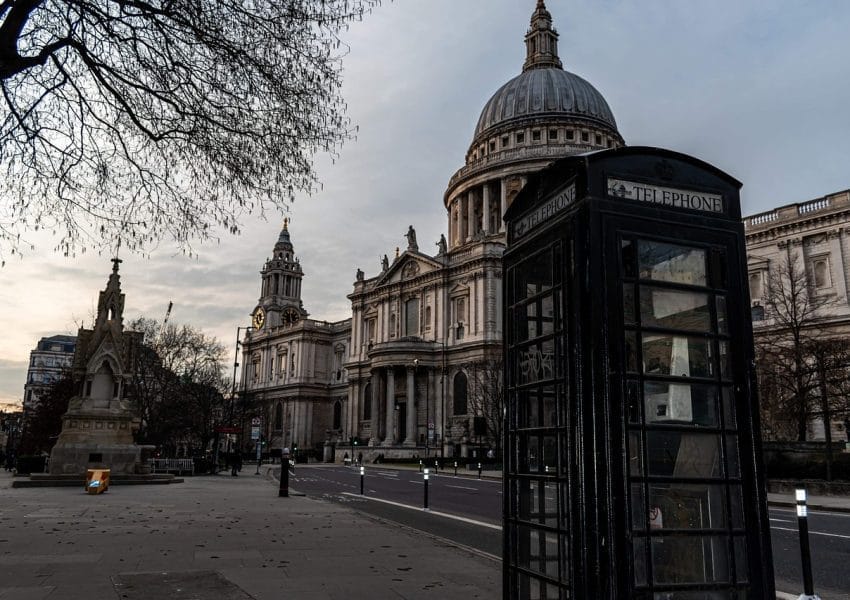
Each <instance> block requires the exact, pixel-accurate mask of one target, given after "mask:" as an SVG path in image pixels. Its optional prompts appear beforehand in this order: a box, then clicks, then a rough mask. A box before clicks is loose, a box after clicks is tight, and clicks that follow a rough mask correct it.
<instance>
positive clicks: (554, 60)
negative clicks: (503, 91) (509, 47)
mask: <svg viewBox="0 0 850 600" xmlns="http://www.w3.org/2000/svg"><path fill="white" fill-rule="evenodd" d="M525 47H526V57H525V63H524V64H523V65H522V70H523V71H528V70H529V69H552V68H555V69H562V68H563V65H562V64H561V59H560V58H558V32H557V31H555V28H554V27H552V14H551V13H550V12H549V11H548V10H546V4H545V3H544V2H543V0H537V7H536V8H535V9H534V14H532V15H531V26H530V27H529V29H528V33H526V34H525Z"/></svg>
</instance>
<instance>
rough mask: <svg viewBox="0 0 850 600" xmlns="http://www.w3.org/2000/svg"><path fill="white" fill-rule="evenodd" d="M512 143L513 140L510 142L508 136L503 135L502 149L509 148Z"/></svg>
mask: <svg viewBox="0 0 850 600" xmlns="http://www.w3.org/2000/svg"><path fill="white" fill-rule="evenodd" d="M510 141H511V140H510V138H509V137H508V136H506V135H503V136H502V148H507V147H508V144H509V143H510Z"/></svg>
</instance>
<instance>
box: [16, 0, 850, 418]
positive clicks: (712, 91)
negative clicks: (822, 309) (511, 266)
mask: <svg viewBox="0 0 850 600" xmlns="http://www.w3.org/2000/svg"><path fill="white" fill-rule="evenodd" d="M535 4H536V0H393V1H392V2H388V1H387V0H385V1H384V4H383V5H382V6H381V7H380V8H378V9H376V10H375V12H374V13H373V14H371V15H369V16H368V17H367V18H366V19H365V20H364V21H363V22H361V23H356V24H354V25H352V27H351V29H350V30H349V31H348V33H347V34H346V35H345V40H346V42H347V43H348V44H349V45H350V53H349V54H348V56H346V58H345V60H344V86H343V94H344V96H345V99H346V101H347V103H348V110H349V116H350V117H351V118H352V120H353V121H354V123H355V124H356V125H357V126H358V127H359V133H358V135H357V138H356V139H355V140H352V141H350V142H348V143H346V145H345V146H344V147H343V148H342V151H341V154H340V156H339V157H338V159H337V160H335V161H331V160H330V159H329V158H328V157H324V156H318V157H317V158H316V162H315V166H316V169H317V172H318V174H319V178H320V180H321V181H322V188H321V190H320V191H318V192H317V193H316V194H314V195H312V196H304V197H301V198H299V199H297V200H296V202H295V203H294V204H293V205H292V206H291V207H290V211H289V213H288V214H285V215H284V214H281V215H268V217H267V219H266V220H263V219H261V218H259V217H256V216H255V217H247V218H246V219H245V220H244V222H243V225H244V227H243V232H242V234H241V235H239V236H236V237H232V236H230V235H229V234H227V233H226V232H224V231H222V232H221V239H220V241H219V242H218V243H209V244H205V245H201V246H198V247H197V248H196V250H197V251H198V256H196V257H192V258H188V257H186V256H184V255H183V254H181V253H179V252H177V251H176V250H174V249H173V248H172V247H171V246H170V244H168V243H163V244H161V245H160V246H159V248H158V249H157V250H155V251H154V252H153V253H152V256H151V258H150V259H147V258H141V257H137V256H132V255H125V256H122V257H121V258H122V259H124V262H123V264H122V265H121V276H122V277H121V281H122V289H123V291H124V293H125V294H126V304H125V310H124V315H125V322H126V321H127V320H130V319H133V318H135V317H137V316H146V317H150V318H156V319H160V320H161V319H162V318H163V317H164V315H165V311H166V309H167V307H168V303H169V302H173V303H174V308H173V310H172V313H171V321H172V322H174V323H177V324H189V325H192V326H194V327H197V328H199V329H201V330H203V331H204V332H206V333H208V334H210V335H214V336H216V337H217V338H218V339H219V340H221V341H222V343H224V344H225V346H226V347H227V348H229V351H230V352H231V353H233V352H235V342H236V339H235V338H236V328H237V327H238V326H244V325H247V324H249V320H250V313H251V312H252V311H253V309H254V307H255V306H256V303H257V299H258V297H259V290H260V276H259V271H260V269H261V268H262V265H263V263H264V261H265V259H266V258H267V257H268V256H270V254H271V250H272V248H273V247H274V243H275V241H276V240H277V236H278V233H279V231H280V228H281V225H282V221H283V217H284V216H288V217H289V218H290V219H291V220H292V221H291V224H290V234H291V238H292V242H293V245H294V247H295V252H296V254H297V255H298V256H299V258H300V261H301V265H302V267H303V269H304V272H305V277H304V282H303V290H302V297H303V301H304V306H305V308H306V309H307V310H308V311H309V312H310V313H311V314H310V317H311V318H314V319H320V320H327V321H336V320H341V319H345V318H347V317H348V316H350V311H349V308H350V305H349V302H348V300H347V299H346V294H348V293H350V292H351V291H352V286H353V282H354V279H355V272H356V270H357V269H358V268H360V269H363V271H365V273H366V276H367V277H370V276H374V275H375V274H377V272H378V271H379V270H380V262H379V257H380V256H382V255H383V254H388V255H389V256H390V257H392V256H393V254H394V252H395V248H396V247H397V246H401V247H402V248H404V247H405V245H406V240H405V238H404V234H405V233H406V232H407V228H408V226H409V225H413V226H414V227H415V228H416V232H417V238H418V241H419V246H420V248H421V249H422V251H424V252H429V251H430V252H432V253H436V250H437V249H436V242H437V240H438V239H439V237H440V234H441V233H445V232H446V226H447V217H446V212H445V208H444V207H443V203H442V202H443V200H442V198H443V192H444V191H445V189H446V185H447V183H448V180H449V178H450V177H451V175H452V174H453V173H454V172H455V171H456V170H457V169H459V168H460V167H461V166H463V159H464V155H465V153H466V150H467V148H468V146H469V143H470V142H471V140H472V133H473V131H474V128H475V124H476V122H477V121H478V116H479V113H480V111H481V109H482V108H483V107H484V105H485V103H486V102H487V100H488V99H489V98H490V96H492V94H493V93H494V92H495V91H496V90H497V89H498V88H499V87H501V86H502V85H503V84H504V83H506V82H507V81H508V80H510V79H511V78H513V77H515V76H516V75H518V74H519V73H520V71H521V67H522V62H523V60H524V58H525V45H524V42H523V37H524V35H525V32H526V30H527V28H528V24H529V19H530V16H531V13H532V11H533V9H534V6H535ZM546 5H547V8H548V9H549V11H550V12H551V13H552V17H553V21H554V25H555V27H556V29H557V30H558V32H559V33H560V44H559V50H560V56H561V60H562V62H563V63H564V68H565V69H566V70H568V71H571V72H573V73H576V74H578V75H580V76H582V77H583V78H585V79H587V80H588V81H589V82H591V83H592V84H593V85H594V86H595V87H596V88H597V89H598V90H599V91H600V92H601V93H602V95H603V96H604V97H605V98H606V100H607V101H608V104H609V106H610V107H611V109H612V111H613V113H614V116H615V118H616V120H617V125H618V128H619V131H620V133H621V134H622V136H623V137H624V138H625V140H626V143H627V144H629V145H648V146H659V147H665V148H670V149H673V150H676V151H679V152H684V153H686V154H691V155H694V156H696V157H698V158H701V159H702V160H705V161H707V162H709V163H712V164H714V165H715V166H717V167H719V168H720V169H722V170H724V171H726V172H728V173H729V174H731V175H732V176H734V177H736V178H737V179H738V180H740V181H742V182H743V183H744V187H743V190H742V203H743V212H744V214H754V213H758V212H762V211H767V210H770V209H772V208H774V207H776V206H781V205H784V204H789V203H793V202H803V201H806V200H810V199H813V198H817V197H821V196H823V195H825V194H830V193H833V192H837V191H841V190H845V189H848V188H850V168H848V167H850V135H847V134H848V132H850V36H848V35H846V32H847V31H848V30H850V2H846V1H845V0H797V1H791V0H769V1H768V0H711V1H707V0H705V1H699V0H691V1H688V2H683V1H681V0H547V2H546ZM0 201H2V200H0ZM41 240H42V242H41V243H39V244H38V245H37V247H36V249H35V250H34V251H31V252H29V253H28V254H25V255H24V256H23V257H22V258H21V259H16V260H9V261H7V262H6V265H5V267H3V268H0V331H2V336H0V404H4V403H5V404H10V405H13V404H19V403H20V401H21V398H22V397H23V391H24V383H25V380H26V368H27V363H28V360H29V353H30V351H31V350H32V349H33V348H34V347H35V345H36V343H37V342H38V340H39V339H40V338H41V337H45V336H50V335H56V334H72V335H73V334H76V332H77V329H78V327H79V326H80V325H82V324H85V325H86V326H90V325H91V322H92V318H93V315H94V312H95V309H96V306H97V295H98V292H99V291H100V290H102V289H103V288H104V287H105V285H106V281H107V278H108V276H109V273H110V270H111V266H112V265H111V263H110V262H109V259H110V258H111V257H110V256H107V255H105V254H104V255H101V256H97V254H96V253H86V254H83V255H81V256H78V257H77V258H73V259H71V258H65V257H63V256H62V255H61V254H57V253H54V252H53V251H52V244H51V243H50V240H49V238H48V239H44V238H41Z"/></svg>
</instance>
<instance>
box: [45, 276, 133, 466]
mask: <svg viewBox="0 0 850 600" xmlns="http://www.w3.org/2000/svg"><path fill="white" fill-rule="evenodd" d="M120 262H121V261H120V260H119V259H113V268H112V274H111V275H110V276H109V282H108V283H107V285H106V289H105V290H104V291H102V292H100V297H99V298H98V303H97V319H96V320H95V324H94V328H93V329H83V328H80V330H79V333H78V334H77V347H76V351H75V352H74V361H73V365H72V373H73V377H74V380H75V381H78V382H79V385H80V390H79V395H77V396H74V397H73V398H72V399H71V401H70V402H69V405H68V412H67V413H65V415H64V416H63V417H62V433H61V434H60V435H59V439H58V440H57V441H56V445H55V446H54V447H53V451H52V452H51V454H50V473H51V474H52V475H67V474H85V472H86V469H87V468H92V467H107V468H109V469H111V470H112V472H113V473H115V474H131V473H134V472H136V470H137V466H138V465H139V460H140V450H141V449H140V447H139V446H136V445H135V444H134V442H133V431H134V429H137V428H138V419H137V417H136V416H135V414H134V413H133V410H132V408H131V401H130V400H129V399H128V397H127V394H128V392H129V388H130V384H131V381H132V377H133V365H134V364H135V360H136V353H137V351H138V350H137V349H138V347H139V345H140V344H141V342H142V334H141V333H138V332H135V331H124V318H123V314H124V294H122V293H121V280H120V277H119V275H118V264H119V263H120Z"/></svg>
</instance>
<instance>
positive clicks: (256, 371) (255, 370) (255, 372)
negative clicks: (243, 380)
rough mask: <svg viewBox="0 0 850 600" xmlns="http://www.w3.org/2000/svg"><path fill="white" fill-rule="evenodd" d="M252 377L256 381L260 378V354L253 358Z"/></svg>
mask: <svg viewBox="0 0 850 600" xmlns="http://www.w3.org/2000/svg"><path fill="white" fill-rule="evenodd" d="M251 377H252V379H253V380H254V381H258V380H259V379H260V356H259V355H256V356H254V357H253V358H252V359H251Z"/></svg>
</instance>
